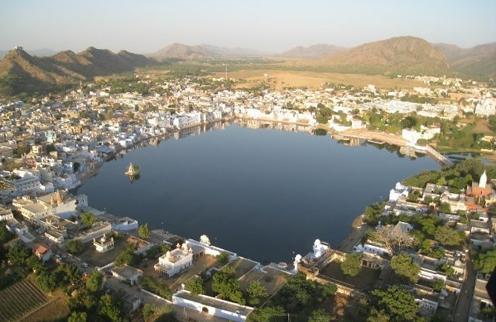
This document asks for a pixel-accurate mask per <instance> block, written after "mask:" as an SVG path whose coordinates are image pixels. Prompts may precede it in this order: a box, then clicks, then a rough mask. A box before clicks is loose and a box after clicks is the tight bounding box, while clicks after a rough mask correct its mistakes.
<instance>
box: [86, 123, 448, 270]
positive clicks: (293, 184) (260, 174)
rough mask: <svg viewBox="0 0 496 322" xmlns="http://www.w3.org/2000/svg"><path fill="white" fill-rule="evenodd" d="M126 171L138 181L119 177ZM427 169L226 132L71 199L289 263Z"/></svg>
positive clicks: (297, 140) (152, 155)
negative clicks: (136, 174) (81, 198)
mask: <svg viewBox="0 0 496 322" xmlns="http://www.w3.org/2000/svg"><path fill="white" fill-rule="evenodd" d="M129 162H133V163H137V164H138V165H140V167H141V178H140V179H139V180H138V181H135V182H133V183H131V182H130V181H129V179H128V178H127V177H126V176H124V174H123V173H124V171H125V170H126V168H127V166H128V164H129ZM437 167H438V165H437V163H436V162H435V161H434V160H432V159H430V158H427V157H423V158H419V159H416V160H411V159H409V158H403V157H399V156H398V155H397V153H395V152H390V151H387V150H386V149H378V148H376V147H374V146H370V145H365V146H359V147H347V146H344V145H342V144H340V143H337V142H335V141H333V140H331V139H329V137H328V136H313V135H311V134H308V133H294V132H284V131H279V130H272V129H247V128H243V127H240V126H238V125H230V126H227V127H226V128H225V129H216V130H212V131H208V132H205V133H202V134H201V135H197V136H188V137H185V138H182V139H180V140H174V139H170V140H167V141H163V142H162V143H161V144H160V145H159V146H149V147H145V148H140V149H136V150H133V151H130V152H129V153H128V154H126V155H125V156H124V158H122V159H118V160H114V161H111V162H107V163H106V164H105V165H104V166H103V167H102V169H101V170H100V172H99V174H98V175H97V176H96V177H94V178H92V179H90V180H89V181H88V182H87V183H86V184H85V185H84V186H83V187H81V188H80V189H79V191H80V192H82V193H85V194H87V195H88V198H89V202H90V205H92V206H93V207H95V208H99V209H105V210H107V211H108V212H110V213H113V214H116V215H120V216H130V217H134V218H136V219H138V220H139V221H140V223H145V222H147V223H149V225H151V226H152V227H153V228H164V229H166V230H168V231H170V232H173V233H176V234H179V235H181V236H184V237H188V238H195V239H198V238H199V236H200V235H201V234H207V235H208V236H209V237H210V239H211V241H212V242H213V243H214V244H216V245H218V246H220V247H223V248H226V249H229V250H232V251H235V252H237V253H238V254H239V255H242V256H245V257H249V258H253V259H256V260H259V261H264V262H265V261H282V260H284V261H290V260H291V257H292V256H294V254H295V253H302V254H303V253H306V252H307V251H309V250H310V249H311V246H312V244H313V241H314V239H316V238H320V239H322V240H325V241H329V242H330V243H331V245H332V246H334V247H337V246H338V245H339V243H340V242H341V241H342V240H343V239H344V238H345V237H346V235H347V234H348V233H349V232H350V231H351V223H352V221H353V219H354V218H355V217H356V216H357V215H359V214H360V213H361V212H362V211H363V209H364V207H365V206H366V205H367V204H369V203H372V202H374V201H377V200H379V199H381V198H384V197H386V196H387V195H388V191H389V189H390V188H391V187H392V186H393V185H394V184H395V183H396V182H397V181H399V180H401V179H402V178H405V177H407V176H409V175H412V174H415V173H417V172H419V171H421V170H424V169H435V168H437Z"/></svg>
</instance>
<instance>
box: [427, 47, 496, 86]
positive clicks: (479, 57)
mask: <svg viewBox="0 0 496 322" xmlns="http://www.w3.org/2000/svg"><path fill="white" fill-rule="evenodd" d="M434 47H436V48H438V49H439V50H441V51H442V52H443V53H444V55H445V56H446V59H447V62H448V64H449V68H450V70H451V71H453V72H454V73H455V74H457V75H459V76H470V77H474V78H488V77H489V78H492V79H495V78H496V43H489V44H483V45H479V46H475V47H472V48H460V47H458V46H456V45H451V44H434Z"/></svg>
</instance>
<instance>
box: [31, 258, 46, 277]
mask: <svg viewBox="0 0 496 322" xmlns="http://www.w3.org/2000/svg"><path fill="white" fill-rule="evenodd" d="M26 265H27V266H28V267H29V268H30V269H31V270H32V271H33V272H35V273H39V272H41V271H42V270H43V269H44V268H45V267H44V266H43V263H42V262H41V261H40V260H39V259H38V257H36V256H34V255H31V256H29V257H28V259H27V260H26Z"/></svg>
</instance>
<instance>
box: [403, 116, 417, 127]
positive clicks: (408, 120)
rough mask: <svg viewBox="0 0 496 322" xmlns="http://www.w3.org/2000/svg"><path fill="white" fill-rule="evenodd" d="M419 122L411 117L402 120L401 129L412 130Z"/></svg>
mask: <svg viewBox="0 0 496 322" xmlns="http://www.w3.org/2000/svg"><path fill="white" fill-rule="evenodd" d="M417 123H418V120H417V118H416V117H415V116H413V115H409V116H407V117H405V118H404V119H403V120H401V127H402V128H403V129H411V128H414V127H416V126H417Z"/></svg>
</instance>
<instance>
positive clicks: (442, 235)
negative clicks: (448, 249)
mask: <svg viewBox="0 0 496 322" xmlns="http://www.w3.org/2000/svg"><path fill="white" fill-rule="evenodd" d="M434 239H435V240H437V241H438V242H440V243H441V244H442V245H444V246H460V245H461V244H462V243H463V241H464V240H465V235H463V233H462V232H460V231H456V230H454V229H453V228H450V227H447V226H440V227H437V229H436V233H435V234H434Z"/></svg>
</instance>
